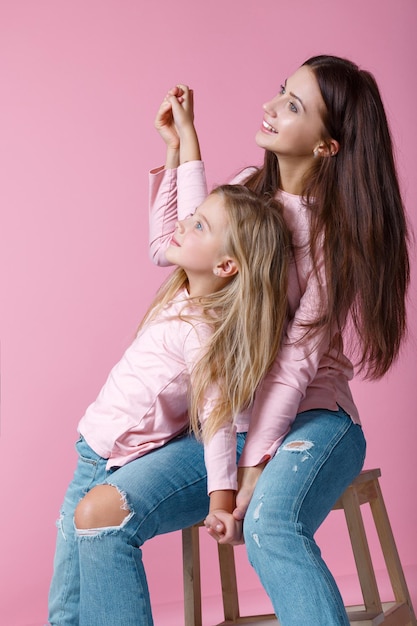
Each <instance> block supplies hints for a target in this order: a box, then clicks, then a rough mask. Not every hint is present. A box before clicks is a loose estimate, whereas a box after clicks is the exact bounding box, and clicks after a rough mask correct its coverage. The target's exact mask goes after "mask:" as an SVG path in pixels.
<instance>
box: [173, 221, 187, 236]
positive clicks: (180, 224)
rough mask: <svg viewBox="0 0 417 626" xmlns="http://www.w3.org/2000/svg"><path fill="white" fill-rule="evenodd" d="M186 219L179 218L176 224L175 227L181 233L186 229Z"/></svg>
mask: <svg viewBox="0 0 417 626" xmlns="http://www.w3.org/2000/svg"><path fill="white" fill-rule="evenodd" d="M184 221H185V220H178V221H177V222H176V224H175V228H176V230H178V232H179V233H183V232H184V230H185V226H184Z"/></svg>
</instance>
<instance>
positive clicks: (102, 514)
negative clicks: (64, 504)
mask: <svg viewBox="0 0 417 626" xmlns="http://www.w3.org/2000/svg"><path fill="white" fill-rule="evenodd" d="M131 514H132V513H131V511H130V509H129V506H128V504H127V501H126V495H125V494H124V493H121V492H120V491H119V490H118V489H117V487H115V486H114V485H108V484H107V485H97V486H96V487H94V488H93V489H91V491H89V492H88V493H87V494H86V495H85V496H84V498H83V499H82V500H81V501H80V502H79V503H78V506H77V508H76V509H75V514H74V523H75V527H76V529H77V530H88V529H101V528H110V527H118V526H121V525H123V524H124V523H126V521H127V519H128V518H129V517H130V516H131Z"/></svg>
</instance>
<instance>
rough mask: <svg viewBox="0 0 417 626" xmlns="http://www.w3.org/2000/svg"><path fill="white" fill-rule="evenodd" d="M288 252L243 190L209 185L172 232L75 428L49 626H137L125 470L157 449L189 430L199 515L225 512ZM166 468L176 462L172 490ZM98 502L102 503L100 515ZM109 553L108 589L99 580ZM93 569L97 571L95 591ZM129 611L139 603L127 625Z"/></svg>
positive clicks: (268, 353) (133, 523)
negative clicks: (160, 273) (198, 468)
mask: <svg viewBox="0 0 417 626" xmlns="http://www.w3.org/2000/svg"><path fill="white" fill-rule="evenodd" d="M152 219H154V220H157V219H158V218H157V216H152ZM288 250H289V237H288V232H287V229H286V227H285V222H284V220H283V217H282V215H281V210H280V207H279V206H278V204H277V203H276V202H275V201H274V200H268V201H266V200H265V201H263V200H261V199H259V197H258V196H257V195H255V194H254V193H253V192H250V191H249V190H248V189H246V188H245V187H240V186H229V185H224V186H221V187H218V188H216V189H215V190H214V191H212V193H211V194H210V195H209V196H208V197H207V199H206V200H204V201H203V202H202V204H200V205H199V206H198V207H197V209H196V210H195V211H194V212H193V214H192V215H189V216H187V217H185V218H184V219H182V220H178V221H177V222H176V226H175V229H174V231H173V232H172V233H171V235H170V241H169V242H168V246H167V250H166V258H167V260H168V261H169V262H170V263H172V264H175V265H177V269H176V270H175V271H174V272H173V273H172V275H171V276H170V277H169V278H168V279H167V281H166V282H165V283H164V284H163V286H162V287H161V289H160V290H159V292H158V294H157V296H156V298H155V300H154V302H153V303H152V305H151V307H150V309H149V311H148V313H147V314H146V315H145V318H144V320H143V322H142V323H141V325H140V327H139V329H138V332H137V336H136V338H135V340H134V341H133V343H132V345H131V346H130V347H129V348H128V349H127V350H126V352H125V354H124V355H123V357H122V359H121V360H120V362H119V363H118V364H117V365H116V366H115V367H114V368H113V369H112V371H111V373H110V375H109V377H108V379H107V382H106V384H105V385H104V387H103V388H102V390H101V392H100V394H99V396H98V398H97V399H96V401H95V402H94V403H93V404H91V405H90V406H89V407H88V409H87V411H86V413H85V415H84V416H83V418H82V419H81V421H80V423H79V428H78V430H79V433H80V440H79V441H78V443H77V449H78V453H79V457H80V458H79V463H78V466H77V469H76V472H75V475H74V479H73V481H72V482H71V484H70V487H69V489H68V492H67V496H66V499H65V502H64V506H63V509H62V514H61V518H60V524H59V525H60V530H59V533H58V542H57V550H56V558H55V571H54V577H53V581H52V585H51V591H50V613H49V623H50V624H51V625H58V624H59V625H60V626H62V625H63V624H85V625H87V624H88V626H92V625H93V624H97V625H98V624H100V626H103V625H104V624H109V625H110V624H111V625H112V626H117V624H120V626H122V625H123V626H127V625H128V624H133V623H135V624H143V623H148V617H146V618H144V616H143V612H142V610H141V608H140V607H141V606H142V604H143V603H142V602H141V603H137V601H136V600H135V596H137V593H138V590H139V589H140V585H141V583H142V579H141V577H140V576H139V578H138V575H137V574H134V572H140V566H141V552H140V550H139V549H138V548H139V546H140V544H141V541H142V534H141V533H142V522H143V519H142V517H141V516H140V515H137V514H135V511H136V510H140V507H141V499H142V498H143V497H144V494H143V492H142V491H141V490H140V489H138V488H136V487H135V477H136V476H140V473H138V472H137V471H136V469H135V468H136V466H135V462H136V461H135V459H136V460H138V459H140V458H143V457H144V456H147V457H149V461H150V463H149V467H150V466H151V465H153V463H155V464H157V463H158V460H157V458H156V457H155V454H154V453H155V451H156V450H158V449H160V448H163V447H167V448H169V445H170V443H171V442H172V441H173V440H174V439H175V438H183V439H186V438H190V435H189V431H190V425H191V430H192V431H194V433H195V435H196V437H193V440H194V441H195V443H196V445H197V446H198V447H199V448H201V449H203V454H204V457H205V463H206V466H207V474H208V478H207V492H208V495H209V497H210V509H211V511H212V512H213V514H217V515H219V516H220V517H221V516H222V515H223V514H227V515H230V514H231V513H232V511H233V509H234V507H235V499H234V496H235V493H236V489H237V466H236V454H237V450H238V453H239V452H240V451H241V449H242V445H243V441H244V437H245V434H244V433H245V431H246V430H247V428H248V420H249V415H250V407H251V405H252V403H253V400H254V396H255V391H256V389H257V387H258V385H259V383H260V381H261V379H262V378H263V376H264V375H265V373H266V372H267V371H268V369H269V367H270V366H271V365H272V363H273V360H274V358H275V355H276V352H277V350H278V347H279V343H280V338H281V335H282V331H283V328H284V325H285V322H286V314H287V307H286V293H287V272H288V260H287V256H288ZM277 329H280V330H279V331H278V332H277ZM239 414H240V415H239ZM200 440H202V442H200ZM156 467H157V465H156ZM154 469H156V468H155V466H154ZM176 471H177V467H175V466H174V465H173V466H172V467H171V472H170V476H171V480H173V477H174V476H175V472H176ZM142 477H143V476H142ZM147 489H148V490H151V489H152V481H149V484H148V485H147ZM97 494H98V497H102V502H103V503H104V505H103V506H104V509H103V508H102V509H101V510H99V511H97V510H96V509H95V508H94V505H95V502H96V501H97V500H96V498H97ZM83 496H84V497H83ZM115 500H116V501H117V508H116V520H111V522H110V523H106V524H105V526H106V528H103V523H102V516H103V514H105V512H106V506H110V505H111V504H112V503H113V502H114V501H115ZM190 506H192V504H191V503H190ZM92 518H93V519H92ZM73 520H74V521H75V527H76V530H75V532H74V522H73ZM113 522H114V523H113ZM238 524H240V523H239V522H238ZM116 544H119V545H118V546H117V545H116ZM106 546H109V548H108V552H107V548H106ZM97 549H98V550H99V552H100V553H101V556H99V553H98V552H97V551H96V550H97ZM114 549H116V551H117V555H118V561H117V570H118V575H117V577H115V578H114V577H112V576H111V573H110V571H109V570H107V567H108V566H109V560H108V557H109V555H111V554H113V550H114ZM81 555H88V557H87V558H86V560H84V559H83V558H82V556H81ZM79 559H80V560H79ZM97 559H98V560H99V562H100V563H101V564H102V565H103V567H104V568H105V570H107V576H104V580H103V581H101V582H100V583H99V581H98V578H97V572H98V569H97ZM129 559H131V564H130V565H129ZM125 567H126V572H125V569H124V568H125ZM132 572H133V576H132V587H131V588H130V590H131V595H130V596H129V597H128V598H125V595H126V588H127V587H126V585H128V582H127V581H128V578H129V574H130V573H132ZM125 574H126V575H125ZM105 581H107V582H108V583H109V587H110V588H111V589H109V588H107V587H106V582H105ZM92 587H93V588H94V592H92V590H91V589H92ZM104 590H106V591H104ZM96 594H97V595H96ZM94 596H95V597H96V598H97V597H100V601H99V602H97V601H96V600H95V599H94ZM113 596H116V597H117V598H118V600H116V601H114V599H113ZM120 597H123V598H125V601H124V608H123V611H122V613H120V612H119V608H120V607H119V606H118V602H119V599H120ZM114 603H116V608H114ZM130 604H133V605H136V606H139V608H138V609H133V613H132V615H133V614H134V619H133V618H130V613H129V611H130V608H129V606H130ZM128 615H129V617H127V616H128Z"/></svg>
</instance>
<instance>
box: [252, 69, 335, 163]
mask: <svg viewBox="0 0 417 626" xmlns="http://www.w3.org/2000/svg"><path fill="white" fill-rule="evenodd" d="M263 109H264V111H265V114H264V118H263V121H262V125H261V128H260V129H259V130H258V132H257V134H256V143H257V144H258V146H260V147H261V148H264V149H266V150H270V151H271V152H274V153H275V154H276V155H277V157H291V158H292V159H294V160H297V159H298V160H301V159H304V160H305V159H306V158H307V157H308V158H311V157H313V151H314V150H315V149H316V148H317V146H318V145H319V144H320V143H321V142H322V141H323V140H325V138H326V132H325V128H324V124H323V120H322V115H323V113H324V112H325V104H324V101H323V98H322V95H321V93H320V89H319V86H318V83H317V80H316V77H315V75H314V72H313V70H311V69H310V68H309V67H308V66H302V67H300V68H299V69H298V70H297V71H296V72H295V73H294V74H293V75H292V76H290V77H289V78H288V79H287V80H286V81H285V83H284V85H281V89H280V92H279V93H278V95H277V96H275V98H273V99H272V100H270V101H269V102H267V103H266V104H264V105H263Z"/></svg>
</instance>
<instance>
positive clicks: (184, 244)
mask: <svg viewBox="0 0 417 626" xmlns="http://www.w3.org/2000/svg"><path fill="white" fill-rule="evenodd" d="M228 229H229V220H228V217H227V212H226V209H225V206H224V202H223V199H222V198H221V196H219V195H217V194H211V195H209V196H208V197H207V198H206V200H204V202H203V203H202V204H201V205H200V206H199V207H198V208H197V209H196V211H195V213H194V214H193V215H190V216H189V217H187V218H186V219H184V220H181V221H179V222H177V224H176V228H175V232H174V234H173V236H172V239H171V242H170V245H169V247H168V249H167V251H166V258H167V260H168V261H170V263H173V264H175V265H178V266H179V267H182V268H183V269H184V270H185V271H186V273H187V275H188V277H189V278H190V277H192V276H194V277H198V276H200V277H201V276H206V275H209V276H210V277H213V276H214V275H215V273H217V269H216V268H217V266H218V264H219V263H221V262H222V260H223V259H224V257H225V244H226V237H227V232H228ZM215 270H216V271H215Z"/></svg>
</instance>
